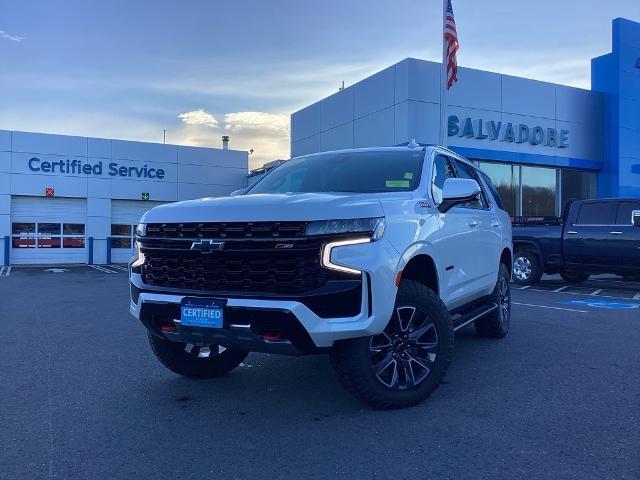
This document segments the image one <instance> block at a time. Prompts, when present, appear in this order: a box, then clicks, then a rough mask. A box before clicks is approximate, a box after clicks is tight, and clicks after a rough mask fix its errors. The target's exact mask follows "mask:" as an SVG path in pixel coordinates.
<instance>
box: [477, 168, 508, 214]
mask: <svg viewBox="0 0 640 480" xmlns="http://www.w3.org/2000/svg"><path fill="white" fill-rule="evenodd" d="M480 176H481V177H482V179H483V180H484V183H485V184H486V185H487V187H489V191H490V192H491V196H492V197H493V200H494V201H495V202H496V205H498V207H499V208H500V210H504V206H503V205H502V199H501V198H500V194H499V193H498V189H497V188H496V186H495V185H494V184H493V182H492V181H491V179H490V178H489V176H488V175H487V174H485V173H482V172H481V173H480Z"/></svg>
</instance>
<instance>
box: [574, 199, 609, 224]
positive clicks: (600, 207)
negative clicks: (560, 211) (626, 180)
mask: <svg viewBox="0 0 640 480" xmlns="http://www.w3.org/2000/svg"><path fill="white" fill-rule="evenodd" d="M615 216H616V203H615V202H593V203H583V204H582V205H581V206H580V210H578V215H577V217H576V221H575V223H574V225H613V222H614V220H615Z"/></svg>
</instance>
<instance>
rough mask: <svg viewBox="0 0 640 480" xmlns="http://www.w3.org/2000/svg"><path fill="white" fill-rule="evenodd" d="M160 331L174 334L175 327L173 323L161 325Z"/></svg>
mask: <svg viewBox="0 0 640 480" xmlns="http://www.w3.org/2000/svg"><path fill="white" fill-rule="evenodd" d="M160 330H161V331H163V332H175V331H177V330H176V326H175V325H174V324H173V323H163V324H162V325H160Z"/></svg>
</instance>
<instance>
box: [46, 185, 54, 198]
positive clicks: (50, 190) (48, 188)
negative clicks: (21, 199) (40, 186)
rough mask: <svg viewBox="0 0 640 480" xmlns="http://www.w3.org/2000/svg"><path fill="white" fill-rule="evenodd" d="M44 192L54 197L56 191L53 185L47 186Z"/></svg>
mask: <svg viewBox="0 0 640 480" xmlns="http://www.w3.org/2000/svg"><path fill="white" fill-rule="evenodd" d="M44 194H45V196H47V197H53V196H54V195H55V191H54V190H53V188H52V187H46V188H45V189H44Z"/></svg>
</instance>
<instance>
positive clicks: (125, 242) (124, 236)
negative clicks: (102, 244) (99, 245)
mask: <svg viewBox="0 0 640 480" xmlns="http://www.w3.org/2000/svg"><path fill="white" fill-rule="evenodd" d="M134 233H135V225H124V224H113V225H111V248H129V249H130V248H131V246H132V245H133V237H134Z"/></svg>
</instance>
